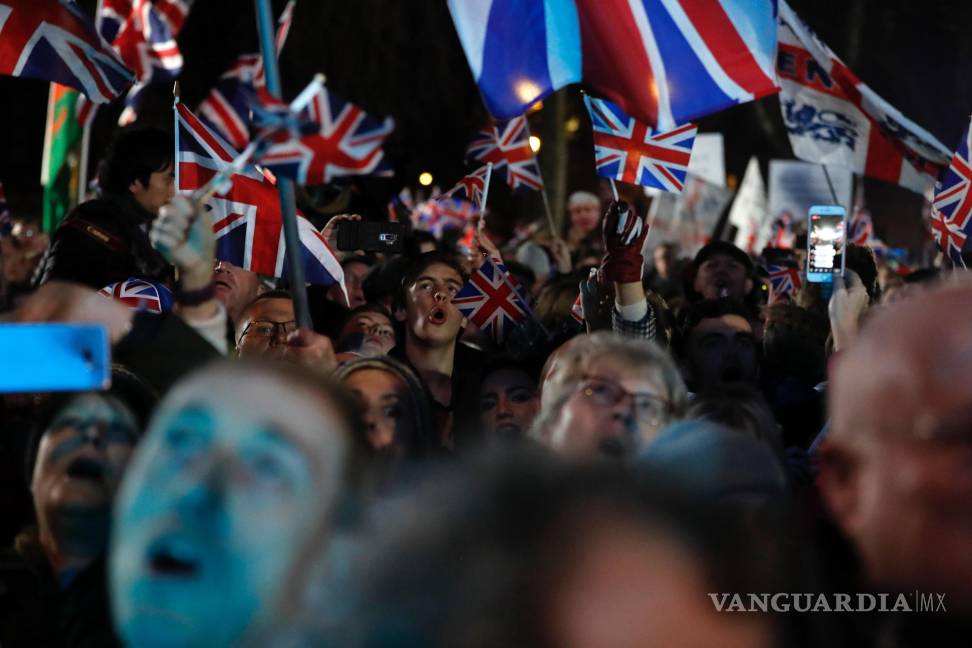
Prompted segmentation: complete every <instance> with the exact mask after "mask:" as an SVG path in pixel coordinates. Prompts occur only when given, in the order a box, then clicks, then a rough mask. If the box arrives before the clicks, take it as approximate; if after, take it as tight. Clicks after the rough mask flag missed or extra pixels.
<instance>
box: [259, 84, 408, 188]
mask: <svg viewBox="0 0 972 648" xmlns="http://www.w3.org/2000/svg"><path fill="white" fill-rule="evenodd" d="M301 116H302V118H303V119H304V120H305V121H310V122H313V123H314V124H317V125H318V130H317V131H316V132H313V133H310V134H306V135H302V136H300V137H299V138H298V137H289V138H287V139H286V140H285V141H280V142H275V143H273V144H271V145H270V146H269V147H267V148H266V150H265V151H263V152H262V154H261V155H260V157H259V163H260V164H262V165H263V166H265V167H266V168H267V169H269V170H270V171H272V172H273V173H274V174H277V175H282V176H285V177H288V178H293V179H294V180H296V181H297V182H298V183H299V184H305V185H307V184H309V185H319V184H327V183H328V182H330V181H331V180H333V179H334V178H338V177H341V176H349V175H389V176H390V175H391V174H392V169H391V166H390V165H389V164H388V161H387V160H386V159H385V152H384V150H383V149H382V144H384V142H385V139H386V138H387V137H388V136H389V135H390V134H391V132H392V130H394V128H395V122H394V121H393V120H392V119H391V118H390V117H388V118H385V119H383V120H379V119H376V118H374V117H371V116H370V115H368V114H367V113H366V112H365V111H364V110H362V109H361V108H359V107H358V106H355V105H354V104H353V103H351V102H349V101H345V100H344V99H342V98H340V97H338V96H337V95H335V94H334V93H332V92H328V90H327V88H325V87H323V86H321V87H320V89H319V90H318V92H317V93H316V94H315V95H314V97H313V99H311V101H310V104H309V105H308V107H307V108H306V109H305V110H304V111H303V112H302V113H301Z"/></svg>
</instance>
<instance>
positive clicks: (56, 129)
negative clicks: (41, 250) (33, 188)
mask: <svg viewBox="0 0 972 648" xmlns="http://www.w3.org/2000/svg"><path fill="white" fill-rule="evenodd" d="M77 101H78V92H77V91H76V90H73V89H71V88H68V87H66V86H62V85H59V84H57V83H52V84H51V92H50V95H49V97H48V101H47V129H46V131H45V133H44V161H43V163H42V165H41V185H43V187H44V231H45V232H53V231H54V230H55V229H57V226H58V225H59V224H60V223H61V220H62V219H63V218H64V216H65V215H66V214H67V212H68V211H69V210H70V209H71V208H72V207H73V206H74V204H75V201H74V197H75V196H76V195H77V190H76V185H77V168H78V162H77V160H78V154H77V151H76V150H75V149H76V145H77V143H78V141H79V140H80V137H81V131H82V129H81V125H80V124H79V123H78V120H77V118H76V117H75V113H74V109H75V106H76V104H77ZM72 185H73V186H72Z"/></svg>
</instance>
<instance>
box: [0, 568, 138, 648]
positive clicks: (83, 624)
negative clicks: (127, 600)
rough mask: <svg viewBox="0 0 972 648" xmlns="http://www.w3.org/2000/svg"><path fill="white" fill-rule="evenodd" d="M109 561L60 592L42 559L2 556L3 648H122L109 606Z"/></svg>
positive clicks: (0, 605)
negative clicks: (116, 647)
mask: <svg viewBox="0 0 972 648" xmlns="http://www.w3.org/2000/svg"><path fill="white" fill-rule="evenodd" d="M105 572H106V570H105V561H104V559H99V560H96V561H95V562H94V563H92V564H91V565H89V566H88V567H86V568H85V569H84V570H82V571H81V572H80V573H79V574H78V575H77V576H75V578H74V579H73V580H72V581H71V584H70V585H68V586H67V587H66V588H63V589H61V588H59V587H58V585H57V581H56V579H55V576H54V573H53V572H52V571H51V569H50V567H49V566H48V565H47V562H46V561H45V560H44V559H43V558H42V556H40V555H37V556H24V555H21V554H19V553H17V552H16V551H14V550H10V549H8V550H4V551H2V552H0V645H2V646H3V647H4V648H8V647H9V648H18V647H20V646H24V647H29V648H40V647H41V646H43V647H44V648H59V647H60V646H64V647H71V648H110V647H114V646H120V645H121V642H119V641H118V639H117V637H116V636H115V632H114V628H113V625H112V621H111V610H110V606H109V603H108V588H107V585H106V573H105Z"/></svg>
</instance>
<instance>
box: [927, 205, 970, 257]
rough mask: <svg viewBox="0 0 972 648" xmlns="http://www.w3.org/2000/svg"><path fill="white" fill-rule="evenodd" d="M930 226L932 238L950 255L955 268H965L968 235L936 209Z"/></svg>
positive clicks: (930, 219) (933, 211)
mask: <svg viewBox="0 0 972 648" xmlns="http://www.w3.org/2000/svg"><path fill="white" fill-rule="evenodd" d="M928 225H929V226H930V227H931V234H932V238H934V239H935V242H936V243H938V247H939V248H940V249H941V251H942V252H944V253H945V254H947V255H948V257H949V258H950V259H951V260H952V263H953V264H954V265H955V266H962V267H963V268H964V267H965V260H964V259H963V258H962V249H963V248H964V247H965V239H966V238H968V235H967V234H966V233H965V232H964V231H962V230H961V229H959V228H958V227H957V226H956V225H955V224H954V223H952V222H951V221H948V220H945V217H944V216H943V214H942V213H941V212H939V211H936V210H935V209H934V208H932V212H931V217H930V218H929V220H928Z"/></svg>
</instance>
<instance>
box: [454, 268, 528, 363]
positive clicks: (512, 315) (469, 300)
mask: <svg viewBox="0 0 972 648" xmlns="http://www.w3.org/2000/svg"><path fill="white" fill-rule="evenodd" d="M453 303H454V304H455V305H456V308H458V309H459V311H460V312H461V313H462V314H463V315H464V316H465V317H468V318H469V321H470V322H472V323H473V324H475V325H476V326H478V327H479V328H480V329H481V330H483V331H484V332H487V333H489V334H490V335H491V336H492V337H493V339H494V340H495V341H496V343H497V344H502V343H503V340H504V338H505V337H506V335H508V333H509V331H510V328H511V327H514V326H519V325H520V324H522V323H523V322H524V321H525V320H526V319H527V317H529V316H530V309H529V307H528V306H527V305H526V304H525V303H523V299H522V297H521V296H520V294H519V293H518V292H517V291H516V285H515V284H514V283H513V281H512V279H511V277H510V276H509V273H508V272H507V270H506V267H505V266H504V265H503V264H502V263H500V262H499V261H495V260H493V259H486V260H485V261H484V262H483V265H482V266H480V267H479V269H478V270H477V271H476V272H474V273H473V274H472V276H471V277H469V281H467V282H466V284H465V285H464V286H463V287H462V289H461V290H460V291H459V292H458V293H456V296H455V298H454V299H453Z"/></svg>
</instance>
